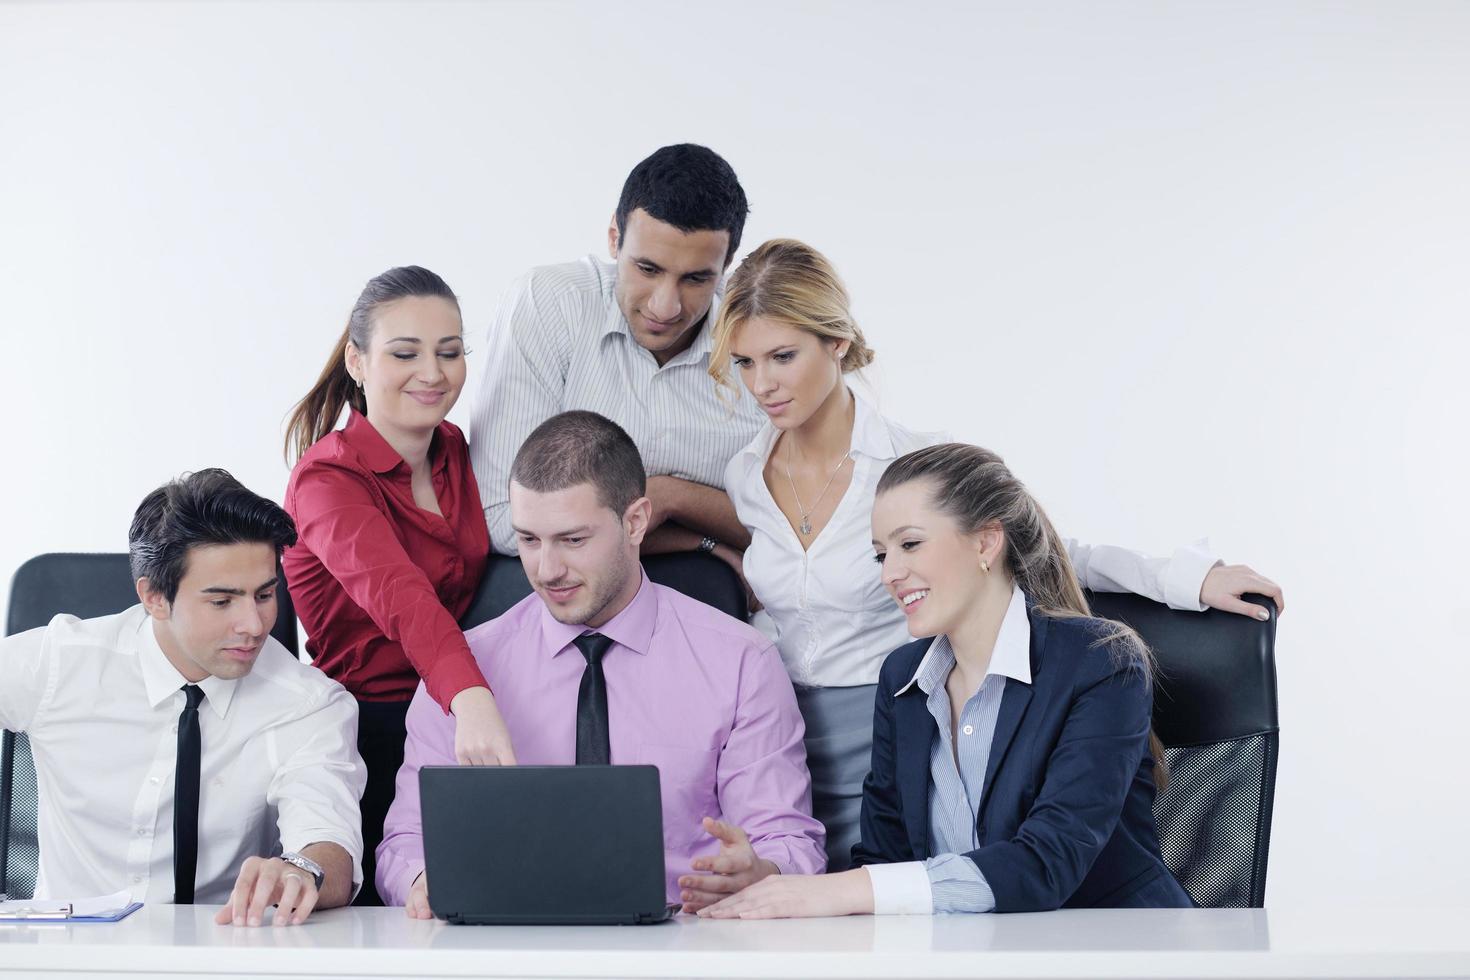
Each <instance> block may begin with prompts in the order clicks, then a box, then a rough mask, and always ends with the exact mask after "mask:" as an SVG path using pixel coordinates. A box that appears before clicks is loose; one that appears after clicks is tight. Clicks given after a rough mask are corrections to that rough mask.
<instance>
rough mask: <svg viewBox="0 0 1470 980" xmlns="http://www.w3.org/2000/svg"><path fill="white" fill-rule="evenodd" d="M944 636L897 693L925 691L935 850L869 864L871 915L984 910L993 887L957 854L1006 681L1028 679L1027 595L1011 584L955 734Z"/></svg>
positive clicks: (974, 817) (973, 819)
mask: <svg viewBox="0 0 1470 980" xmlns="http://www.w3.org/2000/svg"><path fill="white" fill-rule="evenodd" d="M954 665H955V657H954V650H953V648H952V647H950V645H949V637H947V636H939V637H936V638H935V640H934V642H933V643H932V644H931V645H930V647H929V649H928V650H927V651H925V653H924V657H923V659H921V660H920V661H919V666H918V667H917V668H915V669H914V675H913V676H912V677H910V678H909V680H908V683H906V684H904V686H903V687H900V688H899V689H898V690H897V691H894V692H893V696H894V697H898V696H899V695H900V694H902V693H903V692H905V691H907V690H908V689H909V688H911V687H913V686H914V685H918V686H919V688H920V689H921V690H922V691H923V692H924V694H925V695H927V700H926V706H927V707H928V710H929V714H930V715H932V716H933V718H934V724H935V727H937V728H938V730H939V737H938V738H936V739H934V744H933V745H932V746H931V747H930V750H929V839H930V842H931V848H932V850H933V852H934V853H935V856H934V857H932V858H927V859H926V860H923V861H900V862H898V863H896V864H875V865H869V866H868V878H869V880H870V881H871V883H872V887H873V912H874V914H875V915H927V914H929V913H933V912H989V911H991V910H993V909H994V908H995V892H993V891H992V890H991V888H990V882H988V881H986V880H985V875H984V874H982V873H981V871H980V869H979V867H977V866H976V865H975V862H973V861H971V860H970V859H969V858H967V857H964V856H963V855H964V854H965V853H966V852H969V851H973V850H975V849H976V848H978V847H979V846H980V835H979V831H978V827H977V821H978V819H979V816H980V804H981V789H982V787H983V786H984V785H985V770H986V768H987V766H988V765H989V763H990V750H991V747H992V746H993V745H994V743H995V723H996V721H997V719H998V718H999V717H1000V702H1001V698H1002V697H1003V696H1004V694H1005V687H1006V679H1007V678H1014V679H1015V680H1018V681H1020V682H1021V683H1022V684H1030V683H1031V620H1030V619H1029V618H1028V617H1027V615H1026V593H1024V592H1022V591H1021V590H1020V589H1016V588H1013V589H1011V601H1010V603H1009V604H1008V605H1007V606H1006V612H1005V616H1004V617H1003V618H1002V619H1001V623H1000V630H999V631H998V632H997V633H996V636H995V648H994V649H993V650H991V652H990V663H989V664H988V665H987V666H986V669H985V678H984V680H983V681H982V682H981V684H980V688H979V689H978V690H977V691H976V692H975V693H974V694H972V695H970V697H969V698H968V699H967V700H966V701H965V705H964V707H963V708H962V709H961V712H960V717H959V724H958V731H955V730H954V726H952V725H951V714H950V710H951V709H950V703H949V691H948V689H947V687H946V683H947V682H948V680H949V674H950V671H952V670H953V669H954Z"/></svg>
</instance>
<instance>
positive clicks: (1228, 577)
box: [1199, 565, 1286, 619]
mask: <svg viewBox="0 0 1470 980" xmlns="http://www.w3.org/2000/svg"><path fill="white" fill-rule="evenodd" d="M1247 592H1256V593H1259V594H1261V595H1263V596H1266V597H1268V598H1270V599H1274V600H1275V601H1276V613H1277V615H1280V614H1281V613H1284V612H1286V600H1285V599H1284V598H1283V597H1282V595H1281V586H1279V585H1277V584H1276V583H1275V582H1273V581H1271V580H1270V579H1268V578H1266V576H1264V575H1262V574H1260V573H1259V572H1257V571H1256V570H1255V569H1253V568H1251V567H1249V566H1248V565H1216V566H1215V567H1214V568H1212V569H1210V571H1209V574H1207V575H1206V576H1205V580H1204V583H1203V584H1202V585H1201V586H1200V588H1199V601H1200V602H1202V603H1204V604H1205V605H1206V606H1209V607H1210V608H1211V609H1219V610H1221V611H1222V612H1231V613H1237V614H1239V615H1241V616H1249V617H1250V618H1252V619H1266V618H1267V616H1268V614H1267V612H1266V610H1264V609H1262V608H1261V607H1260V606H1258V605H1256V604H1255V603H1254V602H1246V601H1245V600H1244V599H1242V598H1241V596H1242V595H1244V594H1245V593H1247Z"/></svg>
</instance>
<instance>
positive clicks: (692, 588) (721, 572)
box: [459, 552, 749, 630]
mask: <svg viewBox="0 0 1470 980" xmlns="http://www.w3.org/2000/svg"><path fill="white" fill-rule="evenodd" d="M643 570H644V571H646V572H647V573H648V577H649V579H650V580H652V581H654V582H657V583H658V584H659V585H666V586H668V587H669V588H671V589H678V590H679V591H680V592H682V593H684V594H685V595H687V596H689V597H690V598H693V599H698V600H699V601H700V602H703V603H705V604H706V605H710V606H714V607H715V608H716V609H718V610H719V611H720V612H722V613H725V614H726V615H729V616H734V617H735V618H736V619H738V620H740V621H742V622H744V621H745V619H746V618H747V616H748V615H749V610H748V607H747V604H746V601H745V586H744V585H743V584H741V582H740V576H738V575H736V574H735V570H734V569H732V568H731V567H730V566H729V565H727V564H725V563H724V562H723V561H721V560H720V559H718V558H716V557H714V556H713V555H705V554H699V553H698V552H686V553H682V554H674V555H653V556H651V557H648V558H645V559H643ZM530 594H531V583H530V582H529V581H527V579H526V572H525V570H524V569H523V568H522V567H521V560H520V559H519V558H509V557H507V556H505V555H491V556H490V561H489V563H488V564H487V565H486V566H485V576H484V578H482V579H480V588H479V590H478V591H477V592H476V593H475V600H474V602H472V603H471V604H470V608H469V610H468V611H467V612H466V613H465V614H464V615H463V616H462V617H460V621H459V625H460V626H461V628H463V629H466V630H468V629H470V628H472V627H475V626H479V625H480V624H481V623H486V622H489V621H490V620H492V619H494V618H495V617H496V616H499V615H500V614H501V613H503V612H505V611H506V610H507V609H509V608H510V607H511V606H514V605H515V604H516V603H518V602H520V601H521V600H522V599H524V598H525V597H526V596H528V595H530Z"/></svg>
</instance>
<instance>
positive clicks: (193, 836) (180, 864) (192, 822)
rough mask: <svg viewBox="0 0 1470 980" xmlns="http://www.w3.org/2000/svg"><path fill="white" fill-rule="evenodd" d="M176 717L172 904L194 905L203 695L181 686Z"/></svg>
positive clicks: (189, 686) (191, 687) (197, 850)
mask: <svg viewBox="0 0 1470 980" xmlns="http://www.w3.org/2000/svg"><path fill="white" fill-rule="evenodd" d="M183 691H184V698H185V701H184V710H183V711H182V712H180V713H179V754H178V761H177V762H176V763H175V764H174V765H175V768H174V904H175V905H193V904H194V865H195V864H196V863H197V861H198V859H199V702H200V701H203V700H204V691H203V690H201V689H200V688H198V687H196V686H195V685H193V684H185V685H184V687H183Z"/></svg>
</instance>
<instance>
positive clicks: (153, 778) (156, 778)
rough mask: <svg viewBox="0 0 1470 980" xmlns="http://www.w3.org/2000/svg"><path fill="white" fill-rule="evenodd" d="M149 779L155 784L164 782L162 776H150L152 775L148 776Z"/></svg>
mask: <svg viewBox="0 0 1470 980" xmlns="http://www.w3.org/2000/svg"><path fill="white" fill-rule="evenodd" d="M148 781H149V782H150V783H152V784H153V785H154V786H157V785H158V784H159V783H161V782H163V780H162V779H161V778H159V777H158V776H150V777H148Z"/></svg>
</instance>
